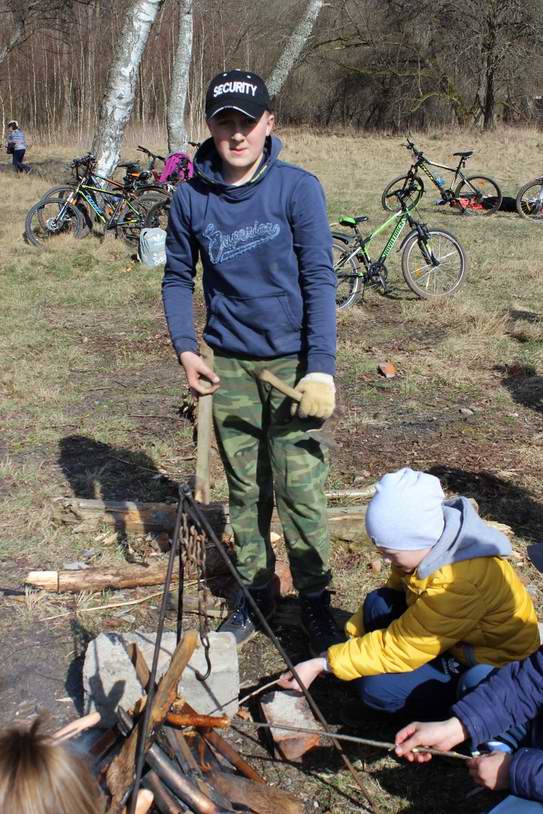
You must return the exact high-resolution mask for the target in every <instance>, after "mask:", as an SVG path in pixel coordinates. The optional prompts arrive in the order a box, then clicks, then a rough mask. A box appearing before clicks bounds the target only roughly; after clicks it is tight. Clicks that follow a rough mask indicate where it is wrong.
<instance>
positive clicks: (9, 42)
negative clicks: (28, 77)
mask: <svg viewBox="0 0 543 814" xmlns="http://www.w3.org/2000/svg"><path fill="white" fill-rule="evenodd" d="M78 2H80V3H81V5H88V4H89V3H90V2H91V0H78ZM72 10H73V0H3V2H0V20H1V21H2V24H3V26H2V28H3V31H5V33H6V34H7V39H6V40H5V41H4V42H3V43H2V44H1V45H0V65H1V64H2V62H4V61H5V60H6V59H7V57H8V56H9V55H10V53H11V52H12V51H14V50H15V49H16V48H18V47H19V46H21V45H23V44H24V43H25V42H26V41H27V40H28V39H30V37H32V36H33V35H34V34H35V33H36V32H38V31H44V30H48V31H50V32H52V33H53V34H57V35H59V36H61V37H66V36H67V35H68V32H69V30H70V23H71V22H72V20H73V17H72Z"/></svg>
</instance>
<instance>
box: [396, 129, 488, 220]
mask: <svg viewBox="0 0 543 814" xmlns="http://www.w3.org/2000/svg"><path fill="white" fill-rule="evenodd" d="M403 146H404V147H406V148H407V149H408V150H409V151H410V152H411V153H413V157H414V161H413V163H412V165H411V167H410V168H409V172H408V173H407V175H399V176H398V177H397V178H394V180H392V181H391V182H390V183H389V184H388V185H387V186H386V187H385V189H384V191H383V195H382V197H381V204H382V206H383V209H386V210H387V211H389V212H392V211H393V210H394V202H391V198H393V197H394V196H395V193H396V191H397V190H399V189H401V190H402V191H405V190H406V189H407V188H410V189H412V193H411V195H412V200H411V203H412V205H413V206H416V205H417V203H418V202H419V201H420V199H421V198H422V196H423V194H424V183H423V180H422V178H421V177H420V174H419V171H420V170H422V172H423V173H424V174H425V175H426V176H428V178H429V179H430V181H431V182H432V183H433V184H434V186H435V187H437V189H438V190H439V193H440V195H441V200H439V201H437V203H438V204H440V205H444V204H449V205H450V206H453V207H455V208H456V209H458V210H459V211H460V213H461V214H465V213H470V214H476V215H492V214H493V213H494V212H497V211H498V209H499V208H500V205H501V202H502V193H501V191H500V188H499V186H498V185H497V183H496V182H495V181H494V180H493V179H492V178H488V177H487V176H486V175H470V176H466V175H464V173H463V169H464V167H465V166H466V163H467V161H468V159H469V158H470V157H471V156H472V155H473V150H464V151H463V152H458V153H454V155H455V156H458V157H459V158H458V166H457V167H448V166H447V165H446V164H437V163H436V162H435V161H430V159H429V158H427V157H426V156H425V155H424V153H423V152H422V151H421V150H418V149H417V147H416V145H415V144H414V142H413V141H411V139H409V138H407V143H406V144H404V145H403ZM428 167H438V168H439V169H442V170H447V171H448V172H451V173H454V178H453V180H452V183H451V185H450V187H447V186H446V184H445V180H444V179H443V178H441V177H440V176H436V175H434V174H433V173H432V172H431V171H430V170H429V169H428Z"/></svg>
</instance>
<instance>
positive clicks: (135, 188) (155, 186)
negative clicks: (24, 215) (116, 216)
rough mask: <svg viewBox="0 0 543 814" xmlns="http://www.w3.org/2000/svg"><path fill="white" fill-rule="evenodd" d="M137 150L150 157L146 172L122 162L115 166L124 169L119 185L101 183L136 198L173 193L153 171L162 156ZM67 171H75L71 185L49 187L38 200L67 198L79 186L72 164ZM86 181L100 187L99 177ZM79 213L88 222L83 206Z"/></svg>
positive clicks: (91, 176)
mask: <svg viewBox="0 0 543 814" xmlns="http://www.w3.org/2000/svg"><path fill="white" fill-rule="evenodd" d="M138 150H141V151H143V152H145V153H147V154H148V155H149V156H151V160H150V162H149V165H148V168H147V169H146V170H142V168H141V167H140V165H139V164H138V163H137V162H135V161H122V162H120V163H119V164H117V166H118V167H122V168H124V169H125V174H124V176H123V178H122V182H121V183H119V182H118V181H114V180H113V179H112V178H102V181H105V182H106V183H107V184H109V185H111V186H115V187H118V188H119V189H120V188H121V187H122V188H123V189H125V190H126V192H132V193H134V195H135V196H136V197H142V196H144V195H147V193H149V192H152V193H156V195H157V196H160V197H161V198H162V197H168V196H169V195H171V194H172V193H173V187H172V186H170V185H168V184H162V183H160V182H159V180H158V178H159V176H160V173H158V172H157V171H156V170H155V169H154V166H155V161H156V160H157V159H162V156H160V155H156V154H155V153H151V152H150V151H149V150H147V148H146V147H141V146H138ZM76 160H80V159H76ZM162 160H163V159H162ZM68 169H71V170H72V171H73V172H74V170H75V172H74V179H73V181H72V182H71V183H66V184H58V185H57V186H54V187H51V188H50V189H48V190H47V192H45V193H44V194H43V195H42V197H41V199H40V200H42V201H46V200H48V199H49V198H67V197H68V196H69V195H70V194H71V192H72V190H73V189H74V188H75V187H77V185H78V184H79V182H80V180H81V178H80V176H79V174H78V172H77V171H76V170H77V167H76V165H75V163H74V162H72V163H71V164H69V165H68ZM88 181H89V182H90V183H92V184H94V185H95V186H102V184H101V183H100V178H99V176H97V175H94V174H92V173H91V174H89V177H88ZM81 211H82V214H83V216H84V218H85V219H86V220H88V219H89V218H88V210H87V208H86V207H85V206H83V207H81ZM89 231H90V229H89Z"/></svg>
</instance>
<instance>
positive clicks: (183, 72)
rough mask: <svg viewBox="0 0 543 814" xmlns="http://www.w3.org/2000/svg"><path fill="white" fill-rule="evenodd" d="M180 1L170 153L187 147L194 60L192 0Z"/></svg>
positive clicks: (169, 133)
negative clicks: (188, 100)
mask: <svg viewBox="0 0 543 814" xmlns="http://www.w3.org/2000/svg"><path fill="white" fill-rule="evenodd" d="M178 1H179V36H178V39H177V50H176V52H175V62H174V66H173V75H172V81H171V84H170V98H169V101H168V151H169V152H170V153H173V152H175V151H176V150H183V149H185V148H186V145H187V130H186V127H185V108H186V104H187V95H188V88H189V72H190V63H191V59H192V32H193V22H192V0H178Z"/></svg>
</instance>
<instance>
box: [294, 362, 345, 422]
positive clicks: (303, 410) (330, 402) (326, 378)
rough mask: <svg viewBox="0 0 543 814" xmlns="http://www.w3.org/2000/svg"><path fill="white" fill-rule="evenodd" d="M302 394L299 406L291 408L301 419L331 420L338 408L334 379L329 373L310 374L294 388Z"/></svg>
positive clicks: (295, 405)
mask: <svg viewBox="0 0 543 814" xmlns="http://www.w3.org/2000/svg"><path fill="white" fill-rule="evenodd" d="M294 389H295V390H297V391H298V392H299V393H301V394H302V400H301V401H300V403H299V404H296V403H295V404H293V405H292V407H291V408H290V412H291V415H296V414H298V415H299V416H300V418H330V416H331V415H332V413H333V412H334V408H335V406H336V388H335V386H334V378H333V376H330V374H329V373H308V374H307V376H304V377H303V379H300V381H299V382H298V384H297V385H296V387H295V388H294Z"/></svg>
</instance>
